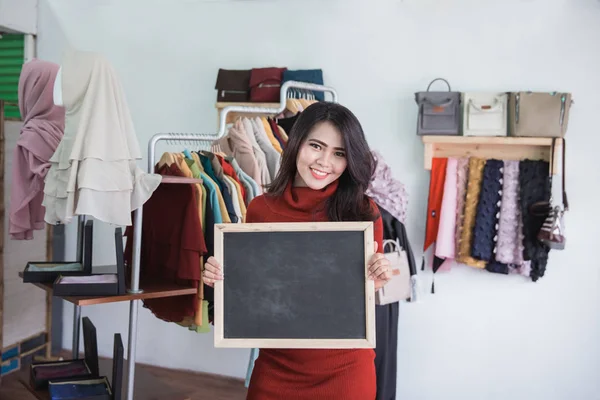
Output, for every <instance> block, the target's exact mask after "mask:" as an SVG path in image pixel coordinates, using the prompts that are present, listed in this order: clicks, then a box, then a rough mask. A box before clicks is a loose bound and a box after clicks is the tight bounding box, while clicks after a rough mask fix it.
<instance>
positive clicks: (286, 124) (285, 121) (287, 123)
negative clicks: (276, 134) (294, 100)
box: [277, 113, 300, 139]
mask: <svg viewBox="0 0 600 400" xmlns="http://www.w3.org/2000/svg"><path fill="white" fill-rule="evenodd" d="M299 116H300V113H296V115H293V116H291V117H288V118H279V119H278V120H277V125H279V126H280V127H282V128H283V130H284V131H285V134H286V135H288V139H289V137H290V132H291V131H292V128H293V127H294V124H295V123H296V120H297V119H298V117H299Z"/></svg>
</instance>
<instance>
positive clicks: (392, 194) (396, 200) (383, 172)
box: [365, 150, 408, 223]
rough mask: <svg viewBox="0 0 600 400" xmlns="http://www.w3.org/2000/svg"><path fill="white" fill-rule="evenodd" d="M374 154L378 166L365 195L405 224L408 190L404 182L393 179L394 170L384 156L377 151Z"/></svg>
mask: <svg viewBox="0 0 600 400" xmlns="http://www.w3.org/2000/svg"><path fill="white" fill-rule="evenodd" d="M372 154H373V157H374V158H375V161H376V162H377V166H376V168H375V174H374V175H373V178H372V179H371V182H369V187H368V188H367V190H366V192H365V193H366V195H367V196H369V197H371V198H372V199H373V200H374V201H375V203H377V204H379V205H380V206H381V207H383V208H384V209H386V210H387V211H388V212H389V213H390V214H392V216H394V218H396V219H397V220H398V221H400V222H402V223H405V222H406V211H407V208H408V194H407V193H406V188H405V187H404V184H403V183H402V182H400V181H399V180H397V179H394V178H393V177H392V169H391V168H390V167H389V166H388V165H387V164H386V163H385V161H384V160H383V156H382V155H381V154H379V152H377V151H376V150H373V151H372Z"/></svg>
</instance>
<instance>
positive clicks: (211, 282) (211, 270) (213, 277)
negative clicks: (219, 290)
mask: <svg viewBox="0 0 600 400" xmlns="http://www.w3.org/2000/svg"><path fill="white" fill-rule="evenodd" d="M202 277H203V280H204V283H205V284H207V285H208V286H210V287H214V286H215V281H220V280H222V279H223V268H221V264H219V262H218V261H217V260H216V258H214V257H208V260H206V263H205V264H204V274H203V275H202Z"/></svg>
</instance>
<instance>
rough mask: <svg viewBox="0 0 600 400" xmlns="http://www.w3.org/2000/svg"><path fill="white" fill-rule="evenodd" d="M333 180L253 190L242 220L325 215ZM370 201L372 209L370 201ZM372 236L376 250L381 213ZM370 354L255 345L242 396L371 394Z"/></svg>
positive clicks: (349, 397) (266, 399)
mask: <svg viewBox="0 0 600 400" xmlns="http://www.w3.org/2000/svg"><path fill="white" fill-rule="evenodd" d="M337 185H338V181H335V182H334V183H332V184H331V185H329V186H328V187H326V188H324V189H323V190H318V191H317V190H312V189H310V188H306V187H292V186H291V184H290V185H288V187H287V189H286V191H285V193H284V194H283V196H280V197H273V196H267V195H261V196H258V197H256V198H255V199H254V200H253V201H252V202H251V203H250V205H249V206H248V212H247V215H246V222H249V223H251V222H311V221H327V214H326V210H325V207H324V206H325V201H326V200H327V198H329V197H330V196H331V195H332V194H333V193H334V192H335V190H336V189H337ZM372 207H373V210H377V206H376V205H375V203H374V202H372ZM375 212H376V213H377V214H378V211H375ZM374 236H375V241H376V242H377V243H378V252H382V241H383V225H382V221H381V217H378V218H377V220H376V221H375V222H374ZM374 359H375V352H374V350H373V349H348V350H346V349H342V350H338V349H261V350H260V352H259V357H258V359H257V360H256V362H255V364H254V370H253V373H252V378H251V381H250V387H249V389H248V397H247V399H248V400H280V399H295V400H304V399H306V400H309V399H310V400H315V399H344V400H373V399H375V393H376V383H375V382H376V381H375V365H374Z"/></svg>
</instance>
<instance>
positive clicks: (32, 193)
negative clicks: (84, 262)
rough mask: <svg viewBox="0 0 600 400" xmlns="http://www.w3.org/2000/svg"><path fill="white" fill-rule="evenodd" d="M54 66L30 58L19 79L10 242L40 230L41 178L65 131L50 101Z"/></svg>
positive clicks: (61, 112) (59, 113)
mask: <svg viewBox="0 0 600 400" xmlns="http://www.w3.org/2000/svg"><path fill="white" fill-rule="evenodd" d="M58 68H59V66H58V65H57V64H54V63H51V62H47V61H42V60H38V59H33V60H31V61H29V62H27V63H26V64H24V65H23V68H22V69H21V76H20V78H19V110H20V112H21V117H22V118H23V127H22V128H21V134H20V136H19V139H18V140H17V145H16V147H15V149H14V151H13V162H12V184H11V187H10V216H9V220H10V223H9V233H10V235H11V237H12V239H17V240H31V239H33V231H34V230H40V229H43V228H44V226H45V224H44V207H43V206H42V198H43V188H44V178H45V177H46V174H47V172H48V169H49V168H50V163H49V160H50V157H52V154H53V153H54V151H55V150H56V148H57V146H58V144H59V142H60V140H61V138H62V136H63V132H64V128H65V109H64V108H63V107H59V106H56V105H55V104H54V101H53V98H52V91H53V88H54V80H55V78H56V74H57V72H58Z"/></svg>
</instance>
